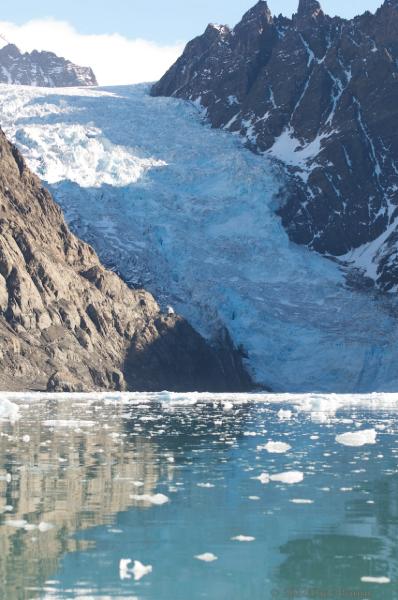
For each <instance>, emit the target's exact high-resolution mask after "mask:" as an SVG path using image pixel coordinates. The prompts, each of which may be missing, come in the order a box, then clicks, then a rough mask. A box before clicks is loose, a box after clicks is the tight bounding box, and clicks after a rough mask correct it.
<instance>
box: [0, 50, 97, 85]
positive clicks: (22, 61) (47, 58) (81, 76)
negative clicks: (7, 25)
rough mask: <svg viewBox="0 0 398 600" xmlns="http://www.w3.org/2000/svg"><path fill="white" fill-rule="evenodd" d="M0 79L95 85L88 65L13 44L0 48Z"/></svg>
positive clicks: (44, 83) (20, 81)
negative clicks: (80, 64)
mask: <svg viewBox="0 0 398 600" xmlns="http://www.w3.org/2000/svg"><path fill="white" fill-rule="evenodd" d="M0 83H9V84H19V85H32V86H39V87H71V86H94V85H97V80H96V77H95V75H94V73H93V71H92V69H90V67H81V66H79V65H75V64H74V63H72V62H71V61H69V60H66V59H65V58H62V57H59V56H57V55H56V54H54V53H53V52H38V51H37V50H33V52H31V53H29V52H25V53H22V52H21V51H20V50H19V48H17V46H15V44H7V45H6V46H4V47H3V48H1V49H0Z"/></svg>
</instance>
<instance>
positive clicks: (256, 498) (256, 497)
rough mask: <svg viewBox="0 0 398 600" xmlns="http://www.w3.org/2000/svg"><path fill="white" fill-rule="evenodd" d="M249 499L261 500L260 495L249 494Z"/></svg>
mask: <svg viewBox="0 0 398 600" xmlns="http://www.w3.org/2000/svg"><path fill="white" fill-rule="evenodd" d="M249 500H260V496H249Z"/></svg>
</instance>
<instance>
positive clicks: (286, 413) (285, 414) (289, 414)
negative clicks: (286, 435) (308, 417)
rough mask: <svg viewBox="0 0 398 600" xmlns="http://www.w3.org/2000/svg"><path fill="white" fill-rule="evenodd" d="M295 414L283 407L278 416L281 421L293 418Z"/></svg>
mask: <svg viewBox="0 0 398 600" xmlns="http://www.w3.org/2000/svg"><path fill="white" fill-rule="evenodd" d="M292 416H293V413H292V411H291V410H284V409H283V408H281V409H280V411H278V418H279V419H280V420H281V421H289V419H291V418H292Z"/></svg>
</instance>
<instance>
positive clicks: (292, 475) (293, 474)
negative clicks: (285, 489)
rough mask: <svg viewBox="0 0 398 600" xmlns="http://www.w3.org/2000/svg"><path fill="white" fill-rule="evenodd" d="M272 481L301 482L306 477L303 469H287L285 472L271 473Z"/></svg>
mask: <svg viewBox="0 0 398 600" xmlns="http://www.w3.org/2000/svg"><path fill="white" fill-rule="evenodd" d="M269 478H270V480H271V481H277V482H279V483H288V484H293V483H300V482H301V481H303V479H304V474H303V473H302V472H301V471H285V472H284V473H276V474H275V475H270V477H269Z"/></svg>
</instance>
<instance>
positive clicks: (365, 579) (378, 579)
mask: <svg viewBox="0 0 398 600" xmlns="http://www.w3.org/2000/svg"><path fill="white" fill-rule="evenodd" d="M361 581H362V582H363V583H379V584H383V583H391V580H390V578H389V577H361Z"/></svg>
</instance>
